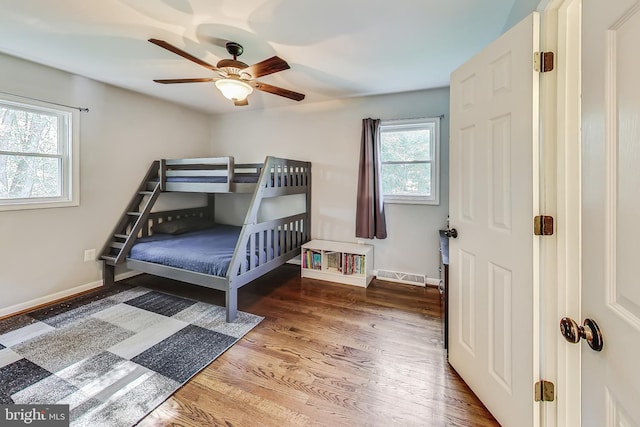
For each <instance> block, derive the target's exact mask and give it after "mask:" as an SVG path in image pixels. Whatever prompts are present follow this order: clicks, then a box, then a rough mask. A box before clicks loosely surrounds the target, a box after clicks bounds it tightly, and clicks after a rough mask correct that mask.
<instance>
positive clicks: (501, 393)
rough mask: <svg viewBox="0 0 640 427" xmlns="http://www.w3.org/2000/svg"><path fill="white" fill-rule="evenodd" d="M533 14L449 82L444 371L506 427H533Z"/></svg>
mask: <svg viewBox="0 0 640 427" xmlns="http://www.w3.org/2000/svg"><path fill="white" fill-rule="evenodd" d="M538 41H539V15H538V14H537V13H534V14H532V15H530V16H529V17H527V18H526V19H525V20H523V21H522V22H521V23H519V24H518V25H516V26H515V27H514V28H512V29H511V30H509V31H508V32H507V33H505V34H504V35H502V36H501V37H500V38H499V39H498V40H496V41H495V42H493V43H492V44H491V45H490V46H488V47H487V48H486V49H485V50H483V51H482V52H481V53H479V54H478V55H476V56H475V57H474V58H473V59H471V60H470V61H469V62H467V63H466V64H464V65H463V66H461V67H460V68H459V69H457V70H456V71H454V72H453V73H452V75H451V137H450V138H451V142H450V144H451V146H450V158H451V161H450V162H451V163H450V179H451V184H450V191H451V194H450V202H449V203H450V225H451V227H452V228H456V229H457V231H458V237H457V238H456V239H450V241H449V245H450V251H449V255H450V268H449V274H450V283H449V286H450V287H449V291H450V294H449V310H450V316H449V319H450V328H449V362H450V363H451V365H452V366H453V367H454V368H455V369H456V371H457V372H458V373H459V374H460V376H462V378H463V379H464V381H465V382H466V383H467V384H468V385H469V386H470V387H471V389H472V390H473V391H474V392H475V393H476V394H477V395H478V397H479V398H480V400H481V401H482V402H483V403H484V404H485V405H486V406H487V408H488V409H489V411H491V413H492V414H493V415H494V416H495V417H496V419H497V420H498V421H499V422H500V423H501V424H502V425H504V426H532V425H536V424H537V423H538V420H539V415H538V414H537V413H536V411H535V407H534V396H533V384H534V382H535V381H536V380H537V379H538V378H537V373H538V356H537V345H538V326H537V304H538V303H537V301H538V283H537V276H538V273H537V272H538V270H537V268H538V265H537V264H538V262H537V259H538V250H537V240H536V239H537V238H534V236H533V226H532V224H533V217H534V216H535V215H537V214H538V213H537V210H538V176H539V171H538V163H537V161H538V96H539V85H538V82H539V75H538V73H536V72H535V71H534V65H533V58H534V51H537V50H538Z"/></svg>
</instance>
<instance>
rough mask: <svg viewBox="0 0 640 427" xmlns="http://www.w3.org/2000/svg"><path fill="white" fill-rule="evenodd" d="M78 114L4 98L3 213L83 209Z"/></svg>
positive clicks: (0, 135) (0, 110)
mask: <svg viewBox="0 0 640 427" xmlns="http://www.w3.org/2000/svg"><path fill="white" fill-rule="evenodd" d="M77 114H78V113H77V111H73V110H71V109H66V108H64V107H57V106H50V105H48V104H45V103H40V102H37V101H33V102H32V101H28V102H25V101H22V100H20V101H18V100H17V99H13V97H6V96H3V97H2V98H0V210H13V209H32V208H50V207H62V206H76V205H78V173H77V172H78V164H77V163H78V156H77V151H78V150H77V148H78V147H77V140H78V138H77V135H76V134H77V132H74V130H75V129H76V128H77V126H76V124H77Z"/></svg>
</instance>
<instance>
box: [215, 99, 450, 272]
mask: <svg viewBox="0 0 640 427" xmlns="http://www.w3.org/2000/svg"><path fill="white" fill-rule="evenodd" d="M441 114H445V118H444V120H443V121H442V123H441V128H442V130H441V133H442V141H441V142H442V145H441V152H440V156H441V157H440V159H441V182H440V191H441V195H440V201H441V202H440V205H439V206H426V205H387V206H386V211H387V225H388V235H389V237H388V238H387V239H386V240H374V241H367V243H372V244H374V245H375V267H376V268H384V269H389V270H396V271H404V272H410V273H421V274H427V276H428V277H430V278H438V277H439V252H438V233H437V232H438V229H440V228H442V227H443V226H445V224H446V219H447V214H448V210H449V198H448V192H449V179H448V174H449V167H448V163H449V160H448V159H449V149H448V145H449V144H448V143H449V89H448V88H442V89H434V90H426V91H419V92H411V93H403V94H394V95H384V96H371V97H365V98H354V99H348V100H341V101H332V102H325V103H316V104H310V103H304V101H303V103H300V104H296V103H293V102H292V105H291V106H290V107H285V108H279V109H270V110H255V111H247V112H234V113H232V114H226V115H218V116H215V117H213V119H212V120H213V130H212V135H213V142H212V153H213V154H214V155H225V154H227V155H233V156H235V158H236V163H239V162H261V161H263V160H264V156H265V155H274V156H281V157H290V158H296V159H301V160H308V161H311V162H312V164H313V166H312V173H313V187H312V236H313V238H319V239H327V240H338V241H346V242H355V241H356V238H355V207H356V202H355V200H356V191H357V168H358V162H359V150H360V129H361V121H362V119H363V118H366V117H374V118H381V119H398V118H414V117H426V116H438V115H441ZM218 205H219V203H216V208H217V209H218V207H219V206H218Z"/></svg>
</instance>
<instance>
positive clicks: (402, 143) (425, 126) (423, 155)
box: [380, 117, 440, 205]
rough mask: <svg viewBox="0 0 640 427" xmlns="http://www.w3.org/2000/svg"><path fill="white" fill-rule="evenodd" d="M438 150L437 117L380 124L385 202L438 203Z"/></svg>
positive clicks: (438, 120) (438, 130) (438, 119)
mask: <svg viewBox="0 0 640 427" xmlns="http://www.w3.org/2000/svg"><path fill="white" fill-rule="evenodd" d="M439 148H440V118H439V117H436V118H425V119H411V120H390V121H382V122H381V124H380V160H381V163H382V170H381V173H380V175H381V180H382V193H383V194H384V201H385V203H420V204H431V205H437V204H439V194H438V189H439V184H438V173H439V164H438V163H439V162H438V158H439Z"/></svg>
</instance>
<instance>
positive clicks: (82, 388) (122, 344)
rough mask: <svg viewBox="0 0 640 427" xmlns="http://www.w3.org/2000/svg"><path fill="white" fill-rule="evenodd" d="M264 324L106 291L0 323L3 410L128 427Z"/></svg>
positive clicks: (137, 291)
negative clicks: (57, 407)
mask: <svg viewBox="0 0 640 427" xmlns="http://www.w3.org/2000/svg"><path fill="white" fill-rule="evenodd" d="M261 320H262V317H259V316H255V315H252V314H248V313H243V312H238V318H237V320H236V321H235V322H233V323H226V322H225V309H224V307H219V306H215V305H211V304H206V303H203V302H198V301H193V300H190V299H185V298H181V297H177V296H174V295H169V294H165V293H162V292H157V291H153V290H150V289H146V288H142V287H136V288H112V289H109V290H104V291H102V292H99V293H98V294H95V295H88V296H84V297H80V298H77V299H75V300H72V301H71V302H69V303H61V304H56V305H54V306H52V307H47V308H45V309H41V310H37V311H34V312H31V313H28V314H23V315H20V316H15V317H11V318H8V319H5V320H2V321H0V404H49V405H51V404H67V405H69V410H70V419H71V425H73V426H92V427H94V426H109V427H111V426H127V425H133V424H135V423H136V422H138V421H139V420H140V419H141V418H143V417H144V416H145V415H146V414H148V413H149V412H150V411H152V410H153V409H154V408H155V407H156V406H158V405H159V404H161V403H162V402H163V401H164V400H166V399H167V398H168V397H169V396H170V395H171V394H172V393H173V392H175V391H176V390H177V389H178V388H179V387H180V386H181V385H183V384H184V383H185V382H186V381H187V380H189V379H190V378H191V377H192V376H193V375H195V374H196V373H197V372H199V371H200V370H201V369H203V368H204V367H205V366H207V365H208V364H209V363H211V362H212V361H213V360H214V359H215V358H216V357H218V356H219V355H220V354H222V353H223V352H224V351H225V350H226V349H228V348H229V347H231V346H232V345H233V344H234V343H235V342H237V341H238V340H239V339H240V338H242V336H243V335H245V334H246V333H247V332H249V331H250V330H251V329H252V328H253V327H254V326H256V325H257V324H258V323H260V321H261Z"/></svg>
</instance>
